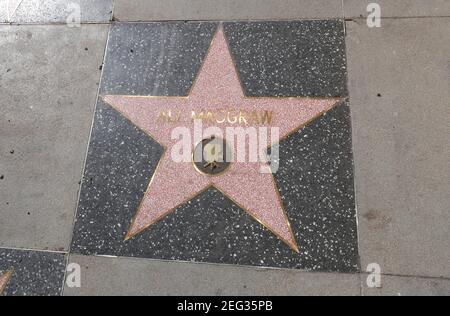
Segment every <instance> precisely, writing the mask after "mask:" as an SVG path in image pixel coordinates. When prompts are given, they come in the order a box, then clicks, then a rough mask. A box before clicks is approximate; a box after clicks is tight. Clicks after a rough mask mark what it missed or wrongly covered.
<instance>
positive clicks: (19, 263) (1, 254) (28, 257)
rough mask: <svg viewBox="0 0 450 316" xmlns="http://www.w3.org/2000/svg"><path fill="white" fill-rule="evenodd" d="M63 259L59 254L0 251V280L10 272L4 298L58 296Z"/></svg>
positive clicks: (62, 277)
mask: <svg viewBox="0 0 450 316" xmlns="http://www.w3.org/2000/svg"><path fill="white" fill-rule="evenodd" d="M65 258H66V256H65V255H64V254H60V253H53V252H42V251H28V250H14V249H0V277H1V276H2V275H5V274H6V273H7V272H8V271H13V273H12V276H11V278H10V280H9V282H8V283H7V284H6V287H5V289H4V292H3V293H2V295H3V296H60V295H61V293H62V287H63V282H64V273H65V267H66V262H65V261H66V260H65Z"/></svg>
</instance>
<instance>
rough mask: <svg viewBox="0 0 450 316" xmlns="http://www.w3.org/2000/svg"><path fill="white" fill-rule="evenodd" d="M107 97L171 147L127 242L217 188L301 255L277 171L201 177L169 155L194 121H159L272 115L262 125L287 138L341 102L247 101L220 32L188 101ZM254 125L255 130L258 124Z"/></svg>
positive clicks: (246, 168)
mask: <svg viewBox="0 0 450 316" xmlns="http://www.w3.org/2000/svg"><path fill="white" fill-rule="evenodd" d="M103 100H104V101H105V102H106V103H108V104H110V105H111V106H112V107H113V108H114V109H116V110H117V111H118V112H120V113H121V114H122V115H123V116H124V117H126V118H127V119H128V120H130V121H131V122H132V123H133V124H134V125H136V126H137V127H138V128H140V129H141V130H142V131H144V132H145V133H147V134H148V135H149V136H150V137H151V138H153V139H154V140H155V141H157V142H158V143H159V144H161V145H162V146H163V147H164V149H165V153H164V155H163V157H162V158H161V160H160V162H159V164H158V167H157V168H156V170H155V173H154V175H153V177H152V179H151V181H150V184H149V186H148V189H147V191H146V193H145V195H144V197H143V200H142V201H141V204H140V206H139V208H138V210H137V213H136V215H135V217H134V219H133V221H132V224H131V226H130V228H129V230H128V233H127V236H126V240H128V239H130V238H132V237H134V236H135V235H137V234H139V233H141V232H142V231H144V230H145V229H147V228H149V227H150V226H151V225H152V224H154V223H155V222H157V221H159V220H160V219H162V218H163V217H165V216H166V215H168V214H169V213H170V212H172V211H174V210H175V209H176V208H178V207H179V206H181V205H182V204H184V203H186V202H188V201H189V200H191V199H192V198H194V197H195V196H197V195H198V194H200V193H202V192H205V191H206V190H207V189H209V188H212V187H214V188H215V189H217V190H218V191H220V192H221V193H222V194H224V195H225V196H226V197H228V198H229V199H230V200H231V201H233V202H234V203H235V204H236V205H238V206H239V207H240V208H242V209H243V210H245V211H246V212H248V213H249V214H250V215H251V216H252V217H253V218H254V219H255V220H257V221H258V222H259V223H260V224H262V225H263V226H265V227H266V228H267V229H269V230H270V231H271V232H272V233H274V234H275V235H276V236H277V237H278V238H279V239H281V240H282V241H284V242H285V243H286V244H287V245H288V246H290V247H291V248H292V249H293V250H294V251H296V252H298V250H299V249H298V246H297V242H296V240H295V237H294V234H293V231H292V229H291V226H290V224H289V220H288V218H287V215H286V213H285V210H284V206H283V203H282V201H281V198H280V194H279V192H278V188H277V186H276V183H275V180H274V177H273V174H272V173H261V172H260V170H261V162H260V163H254V162H252V163H250V162H249V163H242V162H236V163H232V164H231V166H229V168H227V170H226V172H224V173H221V174H219V175H208V174H201V173H199V172H198V170H196V168H195V166H194V164H193V163H192V162H174V161H173V160H172V159H171V155H170V150H171V148H172V147H173V146H174V145H175V143H176V142H177V141H178V140H173V139H172V137H171V131H172V130H173V128H175V127H177V126H178V125H182V124H183V123H184V124H185V126H187V127H188V128H190V129H191V132H192V133H193V130H194V128H193V125H194V124H192V121H189V122H187V121H186V122H183V121H181V120H179V121H176V122H172V123H170V122H169V123H167V124H158V123H157V122H158V119H159V118H160V116H161V113H163V112H164V113H166V112H168V110H170V111H171V112H172V113H192V112H196V113H198V112H201V111H219V110H223V109H234V110H235V111H240V110H242V109H244V110H245V111H248V112H252V111H270V112H272V113H273V117H272V118H271V120H270V122H268V121H266V122H260V124H259V125H260V126H263V125H261V124H264V126H266V127H278V128H279V134H280V138H284V137H287V136H288V135H290V134H291V133H293V132H295V131H297V130H299V129H300V128H301V127H303V126H305V125H306V124H307V123H309V122H311V121H312V120H314V119H316V118H318V117H319V116H321V115H322V114H324V113H326V112H327V111H329V110H330V109H331V108H333V107H334V106H335V105H337V104H338V103H339V101H340V100H339V99H336V98H329V99H325V98H324V99H319V98H302V97H299V98H276V97H258V98H250V97H246V96H245V95H244V92H243V88H242V86H241V82H240V79H239V76H238V73H237V71H236V68H235V65H234V62H233V59H232V56H231V53H230V50H229V47H228V43H227V41H226V38H225V35H224V31H223V29H222V27H219V29H218V31H217V33H216V34H215V36H214V38H213V40H212V43H211V46H210V48H209V51H208V54H207V56H206V58H205V60H204V62H203V65H202V67H201V70H200V73H199V74H198V75H197V78H196V80H195V82H194V85H193V87H192V90H191V92H190V94H189V95H188V96H187V97H157V96H122V95H106V96H103ZM215 123H217V122H213V121H206V120H205V121H204V123H203V127H204V128H205V129H206V128H208V127H210V126H214V124H215ZM222 123H223V124H222V125H221V127H223V128H226V127H227V126H233V124H232V123H234V122H230V121H229V120H228V121H227V120H224V122H222ZM215 125H217V124H215ZM254 125H255V126H257V125H258V122H254ZM211 136H212V135H211ZM192 150H194V148H193V149H192ZM233 150H236V148H233Z"/></svg>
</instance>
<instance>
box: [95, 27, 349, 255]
mask: <svg viewBox="0 0 450 316" xmlns="http://www.w3.org/2000/svg"><path fill="white" fill-rule="evenodd" d="M219 31H221V32H223V26H222V25H219V26H218V28H217V30H216V31H215V34H214V36H213V38H212V40H211V43H210V46H209V48H208V50H207V53H206V55H205V58H204V59H203V62H202V64H201V66H200V69H199V71H198V73H197V75H196V78H195V79H194V82H193V84H192V86H191V87H190V89H189V93H188V96H133V95H113V96H109V95H105V96H102V97H101V98H102V99H103V100H104V101H105V102H106V103H108V104H110V102H108V97H127V98H130V99H131V98H145V99H151V98H158V99H175V100H180V101H182V100H186V99H189V98H190V96H191V94H192V91H193V89H194V87H196V84H197V81H198V79H199V75H200V74H201V73H202V70H203V68H204V64H205V61H206V59H207V57H208V56H209V54H210V52H211V49H212V46H213V43H214V42H215V40H216V38H217V35H218V33H219ZM224 37H225V42H226V44H227V49H228V52H229V54H230V56H231V59H232V61H233V67H234V70H235V72H236V74H237V77H238V80H239V84H240V86H241V89H242V92H243V93H244V99H247V100H250V99H274V100H280V99H299V100H300V99H302V100H305V99H311V100H314V99H318V100H324V99H327V100H330V101H334V105H333V106H332V107H331V108H334V107H335V106H336V105H338V104H339V103H340V102H341V101H342V100H343V98H336V97H334V98H318V97H287V98H283V97H248V96H245V91H246V90H245V89H244V84H243V82H242V80H241V78H240V76H239V72H238V71H237V69H236V61H235V59H234V56H233V54H232V53H231V49H230V44H229V42H228V40H227V38H226V36H224ZM331 108H330V109H331ZM330 109H327V110H325V111H322V112H319V113H318V114H317V115H316V116H314V117H313V118H312V119H310V120H308V121H307V122H304V123H302V124H300V125H298V126H297V127H295V128H294V129H293V130H291V131H290V132H288V133H287V134H285V135H284V136H283V137H281V138H280V139H279V140H278V141H276V142H273V143H272V144H270V145H269V146H268V149H270V148H272V147H273V146H274V145H277V144H278V143H279V142H281V141H282V140H284V139H286V138H288V137H290V136H291V135H292V134H294V133H296V132H298V131H299V130H300V129H302V128H303V127H305V126H306V125H308V124H309V123H311V122H313V121H315V120H316V119H318V118H319V117H321V116H323V115H324V114H325V113H327V112H328V111H329V110H330ZM120 114H121V115H122V116H124V117H125V118H126V119H127V120H129V121H130V122H131V123H132V124H133V125H134V126H135V127H137V128H138V129H139V130H141V131H142V132H143V133H145V134H146V135H147V136H149V137H150V138H151V139H152V140H153V141H155V142H156V143H158V144H159V145H160V146H161V147H162V148H163V150H164V152H163V154H162V156H161V157H160V159H159V162H158V164H157V166H156V168H155V170H154V172H153V175H152V177H151V179H150V182H149V184H148V186H147V189H146V191H145V193H144V196H143V198H142V200H141V202H140V204H139V206H138V208H137V211H136V213H135V215H134V216H133V219H132V221H131V225H130V228H129V230H128V232H127V234H126V236H125V241H128V240H130V239H132V238H133V237H134V236H136V235H138V234H140V233H142V232H143V231H145V230H146V229H148V228H149V227H150V226H152V225H154V224H155V223H157V222H159V221H160V220H161V219H162V218H164V217H166V216H168V215H169V214H171V213H173V212H174V211H175V210H177V209H178V208H179V207H181V206H183V205H185V204H186V203H187V202H189V201H191V200H192V199H194V198H195V197H197V196H199V195H201V194H203V193H205V192H206V191H208V190H210V189H215V190H217V191H218V192H220V193H221V194H222V195H224V196H225V197H226V198H227V199H229V200H230V201H231V202H233V203H234V204H235V205H236V206H238V207H239V208H240V209H242V210H244V211H245V212H246V213H247V214H249V215H250V216H251V217H252V218H253V219H254V220H255V221H256V222H258V223H260V224H261V225H262V226H263V227H265V228H266V229H268V230H269V231H270V232H271V233H273V234H274V235H275V236H276V237H277V238H278V239H279V240H281V241H283V242H284V243H285V244H287V245H288V246H289V247H290V248H291V249H292V250H293V251H295V252H297V253H298V252H299V247H298V245H297V242H296V241H295V234H294V232H293V230H292V227H291V224H290V222H289V219H288V216H287V213H286V210H285V206H284V203H283V201H282V198H281V195H280V192H279V189H278V186H277V184H276V180H275V177H274V175H273V173H270V175H271V180H272V182H273V185H274V187H275V191H276V195H277V198H278V202H279V203H280V205H281V208H282V210H283V216H284V220H285V222H286V225H287V227H288V228H289V231H290V233H291V235H292V236H293V238H294V244H292V243H290V242H289V241H287V240H286V239H285V238H284V237H282V236H280V235H279V234H278V233H277V232H275V231H274V230H273V229H272V228H271V227H270V225H269V224H267V223H266V222H264V221H263V220H261V219H258V218H257V217H255V216H254V214H253V213H254V212H252V211H251V210H250V209H249V208H246V207H244V206H243V205H241V204H240V203H238V202H237V201H236V200H235V199H233V198H232V197H231V196H230V195H229V194H227V193H225V192H223V191H222V190H220V189H219V188H218V187H216V186H215V185H209V186H207V187H205V188H204V189H202V190H200V191H199V192H197V193H195V194H194V195H192V196H189V197H188V198H186V199H185V200H183V201H182V202H181V203H179V204H177V205H176V206H175V207H173V208H172V209H170V210H169V211H168V212H165V213H164V214H162V215H161V216H159V217H157V218H155V219H153V220H152V221H150V222H149V223H148V224H147V225H145V226H144V227H143V228H141V229H139V230H138V231H136V232H133V233H131V228H132V227H133V226H134V224H135V222H136V219H137V217H138V215H139V214H140V213H141V211H142V209H143V203H144V200H145V198H146V197H147V196H148V194H149V190H150V188H151V186H152V184H153V181H154V178H155V176H156V175H157V173H158V170H159V168H160V165H161V162H162V161H163V160H164V158H165V155H166V152H167V151H168V148H167V146H166V145H164V144H162V143H160V142H159V141H158V140H157V137H154V136H153V135H151V134H150V133H149V132H148V131H146V130H144V129H143V128H141V127H139V126H138V125H137V124H134V123H133V121H132V119H131V118H130V117H129V116H127V115H126V114H124V113H122V112H121V113H120ZM211 177H214V175H212V176H211Z"/></svg>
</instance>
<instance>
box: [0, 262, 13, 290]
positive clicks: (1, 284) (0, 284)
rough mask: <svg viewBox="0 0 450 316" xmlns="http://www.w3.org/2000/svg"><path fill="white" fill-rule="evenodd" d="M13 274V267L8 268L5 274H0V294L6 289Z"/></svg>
mask: <svg viewBox="0 0 450 316" xmlns="http://www.w3.org/2000/svg"><path fill="white" fill-rule="evenodd" d="M13 274H14V269H13V268H11V269H10V270H8V271H6V273H5V274H3V275H1V276H0V295H2V294H3V292H4V291H5V289H6V286H7V285H8V283H9V282H10V281H11V278H12V276H13Z"/></svg>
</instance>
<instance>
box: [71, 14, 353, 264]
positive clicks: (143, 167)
mask: <svg viewBox="0 0 450 316" xmlns="http://www.w3.org/2000/svg"><path fill="white" fill-rule="evenodd" d="M216 28H217V23H151V24H143V23H139V24H128V23H127V24H121V23H118V24H114V25H113V26H112V29H111V33H110V39H109V42H108V50H107V56H106V63H105V67H104V73H103V78H102V84H101V88H100V92H101V94H103V95H104V94H127V95H128V94H129V95H163V96H178V95H180V96H182V95H187V94H188V93H189V89H190V88H191V86H192V83H193V81H194V79H195V76H196V74H197V72H198V71H199V68H200V66H201V63H202V60H203V59H204V57H205V55H206V52H207V50H208V47H209V44H210V41H211V39H212V36H213V34H214V31H215V30H216ZM224 29H225V33H226V36H227V38H228V40H229V43H230V48H231V51H232V53H233V56H234V59H235V61H236V64H237V69H238V71H239V73H240V76H241V80H242V82H243V85H244V87H245V89H246V94H247V95H249V96H315V97H328V96H341V97H346V95H347V89H346V77H347V74H346V67H345V65H346V61H345V44H344V32H343V23H342V22H341V21H304V22H258V23H256V22H255V23H226V24H225V25H224ZM280 145H281V146H280V151H281V152H280V170H279V172H278V173H277V174H276V175H275V177H276V181H277V184H278V188H279V191H280V193H281V196H282V199H283V202H284V204H285V207H286V211H287V215H288V217H289V220H290V222H291V225H292V228H293V231H294V233H295V235H296V239H297V241H298V244H299V247H300V253H298V254H297V253H295V252H293V251H292V250H290V248H289V247H287V246H286V245H285V244H284V243H283V242H281V241H279V240H278V239H277V238H276V237H275V236H274V235H273V234H272V233H270V232H269V231H267V230H266V229H264V228H263V227H262V226H261V225H259V224H258V223H257V222H256V221H254V220H253V219H252V218H251V217H249V216H248V215H247V213H246V212H244V211H243V210H241V209H239V208H238V207H237V206H235V205H233V203H232V202H231V201H229V200H227V199H226V198H225V197H223V196H222V195H221V194H220V193H219V192H217V191H215V190H209V191H207V192H205V193H204V194H202V195H200V196H198V197H196V198H194V199H193V200H191V201H190V202H188V203H187V204H185V205H184V206H182V207H180V208H179V209H178V210H176V211H175V212H174V213H172V214H170V215H168V216H167V217H165V218H164V219H162V220H161V221H159V222H157V223H156V224H154V225H153V226H151V227H150V228H149V229H147V230H146V231H144V232H143V233H141V234H139V235H138V236H136V237H134V238H133V239H131V240H129V241H124V237H125V234H126V232H127V229H128V227H129V225H130V222H131V219H132V217H133V216H134V214H135V212H136V209H137V207H138V205H139V203H140V201H141V199H142V197H143V194H144V191H145V190H146V188H147V186H148V183H149V181H150V178H151V176H152V174H153V172H154V170H155V168H156V165H157V163H158V161H159V158H160V157H161V155H162V148H161V147H160V146H158V145H157V143H156V142H154V141H153V140H152V139H150V138H149V137H148V136H147V135H145V134H144V133H143V132H141V131H140V130H139V129H138V128H136V127H135V126H133V125H132V124H131V123H130V122H129V121H128V120H126V119H125V118H123V117H122V116H121V115H120V114H119V113H118V112H116V111H115V110H113V109H112V108H111V107H110V106H109V105H107V104H105V103H103V102H102V101H101V100H99V101H98V104H97V110H96V113H95V121H94V126H93V130H92V136H91V141H90V146H89V151H88V157H87V162H86V168H85V175H84V180H83V185H82V190H81V195H80V201H79V207H78V211H77V218H76V224H75V231H74V238H73V243H72V252H74V253H80V254H85V255H92V254H99V255H115V256H130V257H145V258H154V259H169V260H181V261H198V262H210V263H225V264H239V265H254V266H265V267H280V268H296V269H306V270H314V271H339V272H351V271H357V270H358V250H357V249H358V244H357V231H356V230H357V228H356V212H355V201H354V189H353V158H352V150H351V148H352V145H351V128H350V111H349V108H348V105H347V104H346V103H345V102H342V104H340V105H339V106H337V107H336V108H335V109H333V110H332V111H330V112H329V113H327V114H326V115H324V116H323V117H321V118H319V119H318V120H316V121H315V122H313V123H311V124H309V125H308V126H306V127H305V128H304V129H302V130H301V131H299V132H298V133H295V134H294V135H292V136H291V137H289V138H288V139H286V140H284V141H283V142H282V143H281V144H280Z"/></svg>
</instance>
